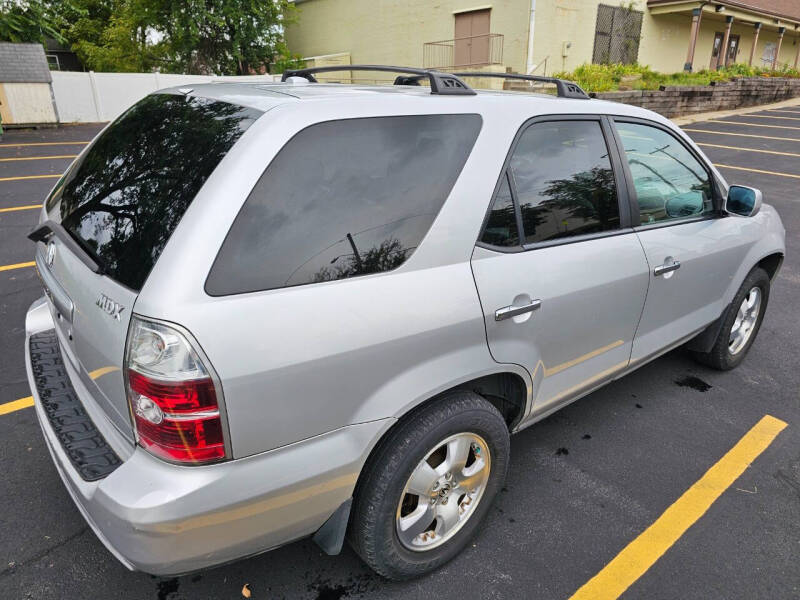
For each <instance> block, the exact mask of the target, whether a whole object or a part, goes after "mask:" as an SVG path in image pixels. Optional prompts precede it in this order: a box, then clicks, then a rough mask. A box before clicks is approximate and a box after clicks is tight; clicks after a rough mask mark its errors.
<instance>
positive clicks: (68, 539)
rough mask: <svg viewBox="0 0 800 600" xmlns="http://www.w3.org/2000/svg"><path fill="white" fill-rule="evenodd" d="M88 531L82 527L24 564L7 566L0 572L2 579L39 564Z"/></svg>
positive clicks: (24, 561) (87, 527)
mask: <svg viewBox="0 0 800 600" xmlns="http://www.w3.org/2000/svg"><path fill="white" fill-rule="evenodd" d="M88 529H89V526H88V525H86V526H84V527H81V528H80V529H79V530H78V531H76V532H75V533H73V534H72V535H68V536H67V537H65V538H64V539H63V540H61V541H60V542H58V543H57V544H54V545H52V546H50V547H49V548H45V549H44V550H42V551H41V552H37V553H36V554H34V555H33V556H29V557H28V558H26V559H25V560H23V561H22V562H12V563H9V565H7V566H6V567H5V568H4V569H3V570H2V571H0V579H2V578H4V577H6V576H7V575H11V574H12V573H14V572H15V571H16V570H18V569H19V568H20V567H25V566H27V565H29V564H31V563H35V562H38V561H40V560H42V559H43V558H44V557H45V556H47V555H48V554H50V553H51V552H53V551H54V550H58V549H59V548H61V547H62V546H64V545H66V544H69V543H70V542H72V541H73V540H76V539H77V538H79V537H80V536H82V535H83V534H84V533H86V531H88Z"/></svg>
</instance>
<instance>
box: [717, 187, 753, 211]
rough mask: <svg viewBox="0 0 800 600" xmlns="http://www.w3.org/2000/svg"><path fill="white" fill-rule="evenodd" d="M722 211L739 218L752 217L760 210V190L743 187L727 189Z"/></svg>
mask: <svg viewBox="0 0 800 600" xmlns="http://www.w3.org/2000/svg"><path fill="white" fill-rule="evenodd" d="M723 210H724V211H725V212H727V213H730V214H733V215H739V216H740V217H752V216H754V215H756V214H758V211H759V210H761V190H757V189H756V188H751V187H746V186H743V185H732V186H731V187H729V188H728V197H727V198H725V204H724V206H723Z"/></svg>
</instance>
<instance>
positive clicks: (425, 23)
mask: <svg viewBox="0 0 800 600" xmlns="http://www.w3.org/2000/svg"><path fill="white" fill-rule="evenodd" d="M540 1H541V0H540ZM490 6H491V9H492V11H491V16H490V31H491V33H502V34H503V35H504V36H505V37H504V40H503V56H504V61H503V62H504V64H505V65H507V66H509V67H511V68H512V69H513V70H515V71H518V72H519V71H523V72H524V70H525V61H526V53H527V47H528V23H529V14H530V13H529V11H530V0H499V1H498V0H496V1H494V2H485V1H483V0H438V1H437V2H430V0H405V1H402V2H399V1H397V0H306V1H304V2H297V8H298V10H299V21H298V23H297V24H294V25H290V26H288V27H287V28H286V40H287V43H288V45H289V48H290V49H291V51H292V52H297V53H299V54H302V55H303V56H319V55H327V54H336V53H341V52H345V53H349V54H350V56H351V62H352V64H370V63H377V64H393V65H404V66H422V64H423V60H422V59H423V51H422V47H423V44H425V43H426V42H436V41H440V40H451V39H453V38H454V37H455V16H454V13H456V12H460V11H466V10H472V9H480V8H488V7H490Z"/></svg>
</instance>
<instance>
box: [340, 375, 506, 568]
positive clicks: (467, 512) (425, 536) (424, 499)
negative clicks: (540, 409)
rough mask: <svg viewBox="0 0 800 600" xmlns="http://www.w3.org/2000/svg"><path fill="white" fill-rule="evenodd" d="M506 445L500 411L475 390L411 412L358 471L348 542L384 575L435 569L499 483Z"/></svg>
mask: <svg viewBox="0 0 800 600" xmlns="http://www.w3.org/2000/svg"><path fill="white" fill-rule="evenodd" d="M509 445H510V441H509V433H508V427H507V426H506V423H505V421H504V420H503V417H502V416H501V415H500V413H499V412H498V410H497V409H496V408H495V407H494V406H492V405H491V404H490V403H489V402H487V401H486V400H485V399H483V398H482V397H481V396H479V395H477V394H475V393H472V392H468V391H456V392H453V393H450V394H447V395H446V396H443V397H442V398H439V399H437V400H435V401H433V402H431V403H430V404H427V405H425V406H423V407H422V408H420V409H418V410H416V411H414V412H412V413H411V414H409V415H408V416H407V417H405V418H404V419H403V420H401V421H400V422H399V423H398V424H397V425H396V426H395V427H394V429H393V430H392V431H390V432H389V434H388V435H387V437H386V438H385V439H384V440H382V441H381V443H380V445H379V447H378V448H377V450H376V451H375V453H374V454H373V456H372V457H371V458H370V460H369V461H368V463H367V465H366V466H365V468H364V471H363V472H362V475H361V478H360V480H359V483H358V488H357V491H356V494H355V498H354V502H353V511H352V513H351V515H350V525H349V529H348V541H349V542H350V545H351V546H352V547H353V549H354V550H355V551H356V553H357V554H358V555H359V556H360V557H361V558H362V559H363V560H364V562H365V563H367V564H368V565H369V566H370V567H371V568H372V569H373V570H375V571H376V572H377V573H379V574H380V575H383V576H384V577H386V578H388V579H395V580H401V579H408V578H411V577H417V576H419V575H423V574H425V573H428V572H430V571H432V570H434V569H436V568H438V567H440V566H441V565H443V564H444V563H446V562H447V561H449V560H450V559H452V558H453V557H454V556H456V555H457V554H458V553H459V552H460V551H461V550H462V548H463V547H464V546H465V545H466V544H467V543H468V542H469V540H470V539H471V538H472V536H473V535H474V534H475V532H476V531H477V529H478V527H479V525H480V523H481V521H482V520H483V518H484V517H485V516H486V514H487V513H488V511H489V509H490V508H491V504H492V501H493V500H494V497H495V496H496V495H497V492H498V491H499V490H500V488H501V487H502V485H503V482H504V481H505V476H506V471H507V469H508V458H509ZM412 475H413V477H412ZM415 492H416V493H415ZM426 525H427V527H426Z"/></svg>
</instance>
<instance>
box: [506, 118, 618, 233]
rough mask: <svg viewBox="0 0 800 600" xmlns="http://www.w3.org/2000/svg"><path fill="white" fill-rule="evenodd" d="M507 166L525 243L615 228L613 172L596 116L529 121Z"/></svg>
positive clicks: (616, 215)
mask: <svg viewBox="0 0 800 600" xmlns="http://www.w3.org/2000/svg"><path fill="white" fill-rule="evenodd" d="M510 169H511V175H512V177H513V181H514V185H515V188H516V196H517V197H516V200H517V202H518V203H519V206H520V210H521V212H522V229H523V232H524V234H523V235H524V242H525V243H526V244H532V243H538V242H546V241H550V240H557V239H559V238H566V237H571V236H576V235H582V234H590V233H600V232H603V231H609V230H613V229H618V228H619V226H620V217H619V203H618V201H617V188H616V183H615V180H614V171H613V170H612V168H611V160H610V159H609V155H608V147H607V146H606V142H605V138H604V136H603V131H602V128H601V126H600V122H599V121H589V120H586V121H545V122H540V123H535V124H533V125H531V126H530V127H528V128H527V129H526V130H525V131H524V132H523V134H522V136H521V137H520V139H519V143H518V144H517V147H516V148H515V149H514V153H513V154H512V156H511V165H510Z"/></svg>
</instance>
